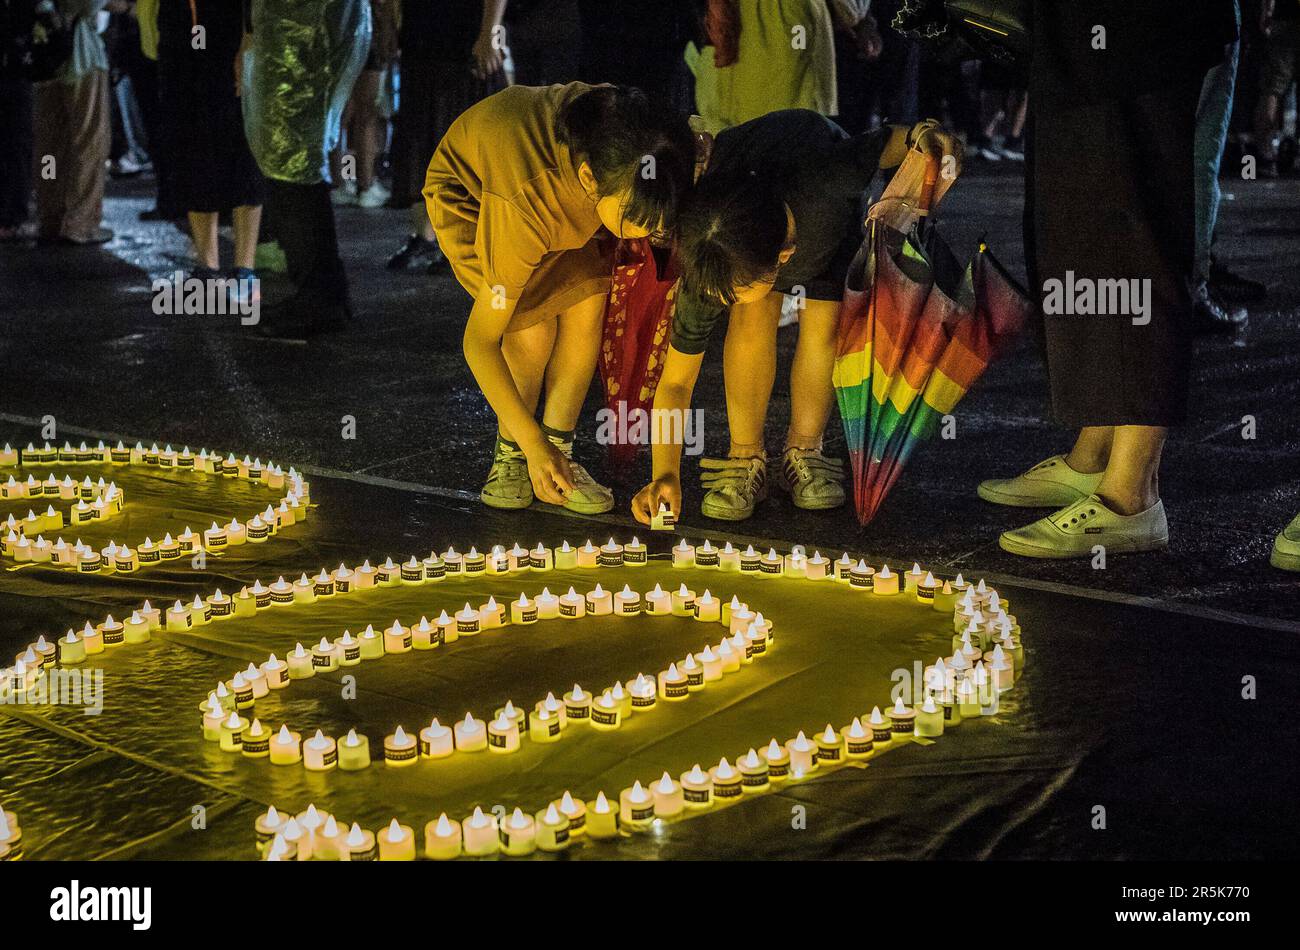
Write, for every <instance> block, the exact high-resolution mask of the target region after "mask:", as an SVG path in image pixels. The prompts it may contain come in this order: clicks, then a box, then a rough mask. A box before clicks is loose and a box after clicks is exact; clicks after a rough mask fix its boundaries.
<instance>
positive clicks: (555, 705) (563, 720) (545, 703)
mask: <svg viewBox="0 0 1300 950" xmlns="http://www.w3.org/2000/svg"><path fill="white" fill-rule="evenodd" d="M533 710H534V712H535V713H536V714H537V715H541V713H542V712H543V711H545V712H548V713H550V714H551V716H553V717H555V719H556V720H557V721H558V723H559V728H560V729H561V730H563V729H564V727H565V726H567V725H568V724H569V719H568V714H567V713H566V712H565V710H564V703H562V702H560V701H559V700H558V699H556V698H555V694H554V693H547V694H546V698H545V699H543V700H539V701H538V703H537V705H536V706H534V707H533Z"/></svg>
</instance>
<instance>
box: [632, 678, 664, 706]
mask: <svg viewBox="0 0 1300 950" xmlns="http://www.w3.org/2000/svg"><path fill="white" fill-rule="evenodd" d="M626 690H627V695H628V700H629V703H628V705H629V708H630V709H631V710H632V711H634V712H646V711H648V710H650V709H653V708H654V707H655V702H656V700H657V699H658V696H657V694H656V691H655V681H654V680H652V679H650V678H649V677H648V676H646V675H645V674H644V673H638V674H637V675H636V679H634V680H629V681H628V683H627V687H626Z"/></svg>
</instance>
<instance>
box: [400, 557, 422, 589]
mask: <svg viewBox="0 0 1300 950" xmlns="http://www.w3.org/2000/svg"><path fill="white" fill-rule="evenodd" d="M401 578H402V583H403V584H423V583H424V564H423V563H421V562H420V561H418V560H416V557H415V555H414V554H412V555H411V557H410V559H409V560H406V561H403V562H402V568H401Z"/></svg>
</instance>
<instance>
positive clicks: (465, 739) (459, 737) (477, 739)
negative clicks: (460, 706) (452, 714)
mask: <svg viewBox="0 0 1300 950" xmlns="http://www.w3.org/2000/svg"><path fill="white" fill-rule="evenodd" d="M452 733H453V734H454V736H455V739H456V750H457V751H458V752H482V751H483V750H484V749H486V748H487V747H488V739H487V727H486V726H484V725H483V723H481V722H479V721H478V720H477V719H475V718H474V717H473V716H472V715H471V714H470V713H465V718H464V719H462V720H461V721H460V722H458V723H456V724H455V725H454V726H452Z"/></svg>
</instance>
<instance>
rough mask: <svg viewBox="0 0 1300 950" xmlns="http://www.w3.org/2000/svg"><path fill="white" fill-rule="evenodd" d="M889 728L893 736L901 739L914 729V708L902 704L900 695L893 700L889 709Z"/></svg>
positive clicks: (909, 734)
mask: <svg viewBox="0 0 1300 950" xmlns="http://www.w3.org/2000/svg"><path fill="white" fill-rule="evenodd" d="M889 729H890V732H892V733H893V735H894V738H902V739H906V738H908V737H910V736H911V735H912V734H913V733H914V732H915V731H916V710H914V709H912V708H911V707H910V706H907V705H904V703H903V697H902V696H899V697H898V698H897V699H895V700H894V708H893V709H891V710H890V711H889Z"/></svg>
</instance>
